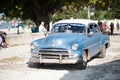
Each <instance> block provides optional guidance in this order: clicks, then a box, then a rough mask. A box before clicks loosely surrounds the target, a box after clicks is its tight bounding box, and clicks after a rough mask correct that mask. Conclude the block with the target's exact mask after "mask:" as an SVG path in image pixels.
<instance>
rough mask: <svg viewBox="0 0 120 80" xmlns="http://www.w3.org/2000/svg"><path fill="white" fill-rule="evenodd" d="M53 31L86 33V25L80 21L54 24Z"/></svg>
mask: <svg viewBox="0 0 120 80" xmlns="http://www.w3.org/2000/svg"><path fill="white" fill-rule="evenodd" d="M52 32H53V33H59V32H69V33H84V32H85V25H84V24H80V23H69V24H68V23H59V24H56V25H54V26H53V29H52Z"/></svg>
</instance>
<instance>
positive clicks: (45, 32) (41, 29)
mask: <svg viewBox="0 0 120 80" xmlns="http://www.w3.org/2000/svg"><path fill="white" fill-rule="evenodd" d="M39 32H40V33H44V35H45V36H46V34H47V29H46V28H45V27H44V22H41V24H40V26H39Z"/></svg>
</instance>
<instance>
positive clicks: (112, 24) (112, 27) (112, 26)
mask: <svg viewBox="0 0 120 80" xmlns="http://www.w3.org/2000/svg"><path fill="white" fill-rule="evenodd" d="M113 30H114V23H113V22H111V24H110V31H111V35H113Z"/></svg>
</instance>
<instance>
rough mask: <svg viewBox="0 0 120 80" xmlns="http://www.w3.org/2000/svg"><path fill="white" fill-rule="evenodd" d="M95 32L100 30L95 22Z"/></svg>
mask: <svg viewBox="0 0 120 80" xmlns="http://www.w3.org/2000/svg"><path fill="white" fill-rule="evenodd" d="M94 32H99V27H98V25H97V24H94Z"/></svg>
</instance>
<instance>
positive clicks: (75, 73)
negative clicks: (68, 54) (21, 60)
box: [28, 59, 120, 80]
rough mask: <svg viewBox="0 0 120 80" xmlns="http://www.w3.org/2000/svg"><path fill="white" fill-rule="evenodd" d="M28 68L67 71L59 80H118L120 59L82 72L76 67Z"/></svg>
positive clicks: (51, 65)
mask: <svg viewBox="0 0 120 80" xmlns="http://www.w3.org/2000/svg"><path fill="white" fill-rule="evenodd" d="M28 64H30V63H28ZM29 67H31V68H37V69H51V70H67V71H68V73H67V74H65V75H64V76H63V77H62V78H61V79H60V80H120V59H118V60H114V61H111V62H107V63H104V64H100V65H94V66H90V65H89V66H88V67H87V68H86V69H84V70H81V69H78V68H76V65H58V64H44V66H29Z"/></svg>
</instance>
